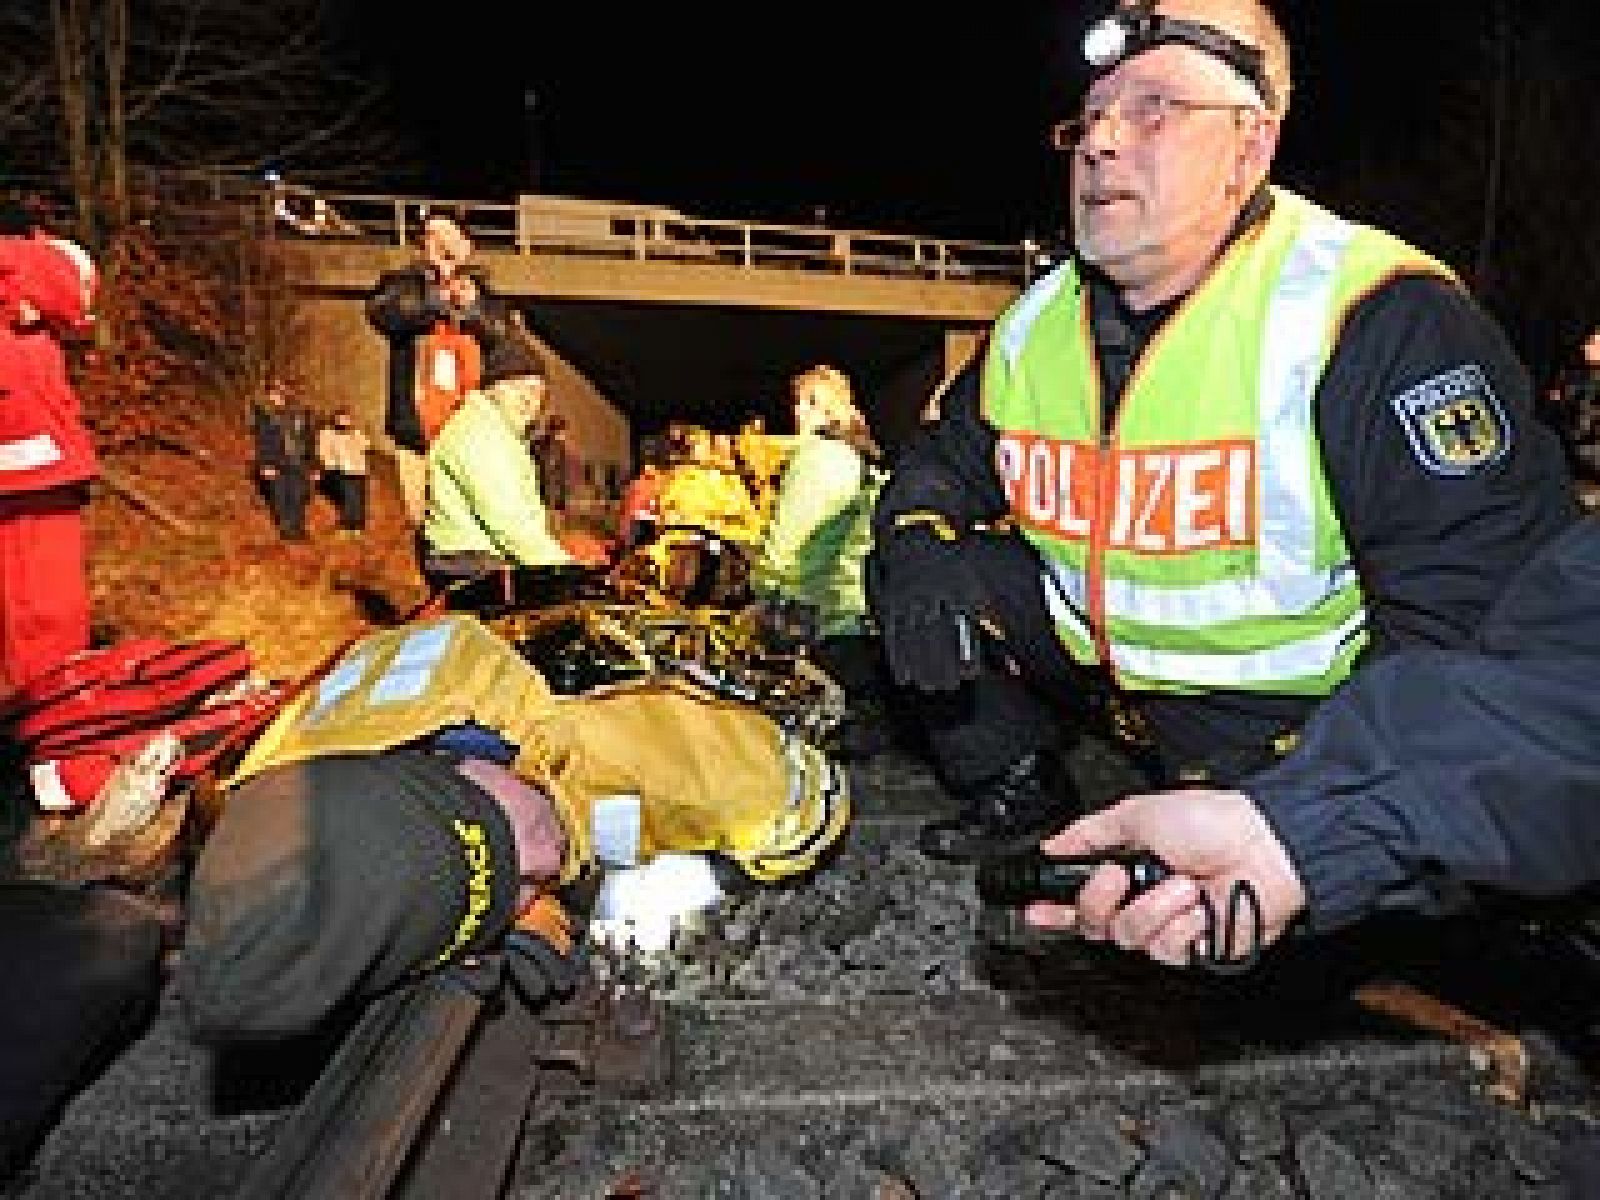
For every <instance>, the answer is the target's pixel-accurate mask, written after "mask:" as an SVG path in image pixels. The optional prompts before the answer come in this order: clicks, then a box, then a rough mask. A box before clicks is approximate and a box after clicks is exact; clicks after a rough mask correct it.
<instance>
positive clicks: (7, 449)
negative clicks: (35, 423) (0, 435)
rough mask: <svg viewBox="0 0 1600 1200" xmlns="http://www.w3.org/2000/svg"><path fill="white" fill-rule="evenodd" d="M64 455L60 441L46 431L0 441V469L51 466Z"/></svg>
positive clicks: (29, 469)
mask: <svg viewBox="0 0 1600 1200" xmlns="http://www.w3.org/2000/svg"><path fill="white" fill-rule="evenodd" d="M65 457H66V456H65V455H64V454H62V452H61V445H60V443H59V442H57V441H56V440H55V438H53V437H51V436H50V435H49V434H48V433H36V434H34V435H33V436H32V437H25V438H18V439H17V440H16V441H14V442H0V471H36V470H38V469H39V468H40V467H48V466H53V465H54V464H56V463H58V462H60V461H61V460H62V459H63V458H65Z"/></svg>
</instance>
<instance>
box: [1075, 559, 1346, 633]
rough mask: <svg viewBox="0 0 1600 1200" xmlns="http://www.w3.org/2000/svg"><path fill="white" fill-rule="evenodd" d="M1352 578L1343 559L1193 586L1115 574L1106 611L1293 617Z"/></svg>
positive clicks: (1162, 617) (1199, 617)
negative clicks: (1322, 566) (1323, 566)
mask: <svg viewBox="0 0 1600 1200" xmlns="http://www.w3.org/2000/svg"><path fill="white" fill-rule="evenodd" d="M1356 583H1357V575H1356V569H1355V568H1354V567H1353V566H1351V565H1350V564H1348V563H1345V564H1342V565H1340V566H1337V567H1334V568H1332V569H1330V570H1327V571H1316V572H1313V573H1309V574H1305V575H1280V576H1277V577H1275V578H1268V579H1222V580H1218V581H1217V582H1215V583H1202V584H1196V585H1194V586H1193V587H1157V586H1153V585H1151V584H1135V583H1129V582H1128V581H1127V580H1125V579H1114V580H1107V581H1106V614H1107V616H1109V617H1132V618H1134V619H1135V620H1138V621H1141V622H1143V623H1144V624H1146V625H1169V626H1184V627H1189V628H1194V627H1197V626H1204V625H1219V624H1221V623H1222V622H1224V621H1238V620H1243V619H1246V618H1250V617H1279V616H1296V615H1298V614H1300V613H1306V612H1310V611H1311V610H1312V609H1314V608H1316V607H1317V606H1318V605H1319V604H1322V603H1323V602H1325V601H1326V600H1327V599H1328V598H1329V597H1330V596H1334V595H1336V594H1338V593H1339V592H1341V591H1344V590H1345V589H1346V588H1352V587H1355V586H1356Z"/></svg>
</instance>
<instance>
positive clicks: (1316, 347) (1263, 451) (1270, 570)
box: [1256, 204, 1355, 578]
mask: <svg viewBox="0 0 1600 1200" xmlns="http://www.w3.org/2000/svg"><path fill="white" fill-rule="evenodd" d="M1304 207H1305V217H1304V221H1303V224H1302V227H1301V230H1300V234H1299V236H1298V237H1296V238H1295V242H1294V245H1293V246H1292V247H1290V249H1289V256H1288V258H1287V259H1286V260H1285V261H1284V264H1283V269H1282V270H1281V271H1280V272H1279V273H1278V281H1277V285H1276V286H1275V287H1274V288H1273V292H1272V298H1271V300H1270V302H1269V303H1268V305H1267V317H1266V329H1265V331H1264V332H1263V335H1262V338H1261V368H1260V369H1261V374H1260V378H1259V379H1257V381H1256V397H1257V399H1256V403H1257V405H1258V407H1259V410H1260V415H1259V418H1258V428H1259V430H1260V433H1259V435H1258V441H1259V446H1260V450H1259V455H1258V461H1257V470H1258V471H1259V476H1258V480H1257V487H1258V489H1259V490H1258V493H1257V500H1258V502H1259V506H1258V508H1257V511H1258V512H1259V513H1260V516H1261V534H1260V537H1261V542H1260V550H1259V555H1260V557H1259V561H1258V564H1257V568H1256V570H1257V573H1258V574H1260V575H1262V576H1264V577H1266V578H1275V577H1279V576H1284V575H1291V576H1292V575H1298V574H1304V573H1306V572H1309V571H1311V569H1312V566H1313V564H1314V563H1315V561H1316V549H1317V547H1316V529H1317V521H1316V495H1317V490H1316V488H1315V487H1314V486H1313V475H1312V463H1311V455H1312V453H1313V447H1314V446H1315V445H1316V436H1315V414H1314V412H1313V404H1312V401H1313V398H1314V396H1315V393H1316V386H1317V381H1318V380H1319V379H1320V378H1321V374H1322V371H1321V368H1322V353H1323V346H1324V339H1325V338H1326V337H1327V334H1328V322H1329V315H1328V314H1329V309H1330V308H1331V306H1332V304H1333V294H1334V282H1335V280H1336V279H1337V278H1338V273H1339V258H1340V255H1341V254H1342V253H1343V251H1344V248H1345V246H1346V245H1348V244H1349V241H1350V239H1351V238H1352V237H1353V236H1354V234H1355V227H1354V226H1353V225H1351V224H1350V223H1349V222H1347V221H1341V220H1339V218H1337V217H1335V216H1334V215H1333V214H1331V213H1329V212H1326V211H1324V210H1323V209H1320V208H1317V207H1316V206H1315V205H1309V204H1308V205H1305V206H1304Z"/></svg>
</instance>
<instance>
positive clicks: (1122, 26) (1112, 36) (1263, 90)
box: [1083, 0, 1277, 109]
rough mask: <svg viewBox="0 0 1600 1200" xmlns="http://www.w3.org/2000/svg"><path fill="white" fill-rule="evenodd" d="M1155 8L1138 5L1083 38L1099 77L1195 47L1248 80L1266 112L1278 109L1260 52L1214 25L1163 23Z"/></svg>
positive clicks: (1143, 1)
mask: <svg viewBox="0 0 1600 1200" xmlns="http://www.w3.org/2000/svg"><path fill="white" fill-rule="evenodd" d="M1155 7H1156V0H1140V3H1138V4H1133V5H1130V6H1128V7H1126V8H1119V9H1118V10H1117V11H1116V12H1114V13H1112V14H1111V15H1110V16H1107V17H1102V18H1101V19H1100V20H1098V21H1096V22H1095V23H1094V24H1093V25H1091V26H1090V27H1089V32H1088V33H1086V34H1084V37H1083V57H1084V59H1085V61H1087V62H1088V64H1089V65H1090V66H1091V67H1093V68H1094V69H1095V72H1096V74H1099V75H1103V74H1105V73H1106V72H1107V71H1109V70H1111V69H1112V68H1113V67H1115V66H1116V65H1117V64H1118V63H1120V62H1123V61H1125V60H1126V59H1129V58H1132V57H1133V56H1134V55H1136V54H1143V53H1144V52H1145V51H1146V50H1153V49H1154V48H1155V47H1157V46H1165V45H1173V44H1176V45H1184V46H1193V47H1194V48H1195V49H1196V50H1199V51H1201V52H1203V53H1205V54H1209V55H1211V57H1212V58H1215V59H1220V60H1221V61H1222V62H1225V63H1227V64H1228V66H1230V67H1232V68H1233V69H1234V70H1235V71H1236V72H1237V73H1238V74H1239V75H1241V76H1243V77H1244V78H1245V79H1246V80H1248V81H1249V83H1250V84H1251V86H1252V87H1254V88H1255V89H1256V91H1257V92H1258V93H1260V96H1261V99H1262V101H1263V103H1265V104H1266V106H1267V108H1269V109H1274V108H1276V107H1277V97H1276V96H1275V95H1274V93H1273V90H1272V85H1271V84H1270V83H1268V82H1267V70H1266V62H1265V59H1264V58H1263V56H1262V53H1261V47H1259V46H1251V45H1248V44H1246V43H1244V42H1241V41H1240V40H1239V39H1238V38H1236V37H1234V36H1233V35H1232V34H1230V33H1225V32H1224V31H1222V30H1221V29H1218V28H1217V27H1216V26H1214V25H1205V24H1202V23H1201V22H1199V21H1184V20H1179V19H1177V18H1175V17H1164V16H1162V15H1161V14H1160V13H1158V12H1156V11H1155Z"/></svg>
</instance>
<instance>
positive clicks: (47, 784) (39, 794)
mask: <svg viewBox="0 0 1600 1200" xmlns="http://www.w3.org/2000/svg"><path fill="white" fill-rule="evenodd" d="M285 694H286V693H285V691H284V689H283V688H281V687H277V686H267V687H263V688H258V689H256V690H254V691H250V692H247V693H245V694H244V695H243V696H241V697H240V698H239V699H237V700H229V701H225V702H223V703H219V704H212V705H208V706H206V707H204V708H201V709H198V710H197V711H195V712H193V713H190V714H189V715H188V716H184V717H179V718H178V719H177V720H174V721H171V722H169V723H167V724H164V725H162V726H160V727H159V728H144V729H140V730H138V731H136V732H129V733H124V734H122V735H120V736H117V737H109V738H105V739H103V740H100V741H94V742H89V743H85V744H83V745H81V746H79V747H77V748H76V749H75V750H72V751H70V752H68V753H65V754H61V755H32V756H30V758H29V767H28V773H29V777H30V779H31V781H32V785H33V792H34V798H35V800H37V801H38V804H39V807H40V808H43V809H47V810H53V811H78V810H81V809H84V808H88V807H89V806H90V805H91V804H92V803H93V802H94V800H95V798H96V797H97V796H98V795H99V794H100V790H101V789H102V788H103V787H105V785H106V783H107V781H109V780H110V778H111V776H112V773H113V772H115V771H116V769H117V767H118V766H119V765H121V764H122V763H124V762H126V761H127V760H128V759H130V758H132V757H133V756H134V755H136V754H138V753H139V751H141V750H143V749H144V748H145V746H147V745H148V744H149V743H150V741H151V739H153V738H155V737H156V736H157V735H158V734H162V733H170V734H171V735H172V736H173V737H175V738H177V739H178V741H179V743H181V745H182V757H180V758H179V759H178V761H177V764H176V765H175V766H173V767H172V769H171V773H170V774H169V775H168V776H167V777H166V779H167V786H169V787H178V786H181V785H183V784H186V783H192V782H193V781H194V780H195V779H197V778H198V777H199V776H200V774H201V773H202V772H203V771H206V770H207V769H209V768H210V767H211V765H212V764H213V763H215V762H216V761H217V759H218V758H219V756H221V755H222V754H223V753H224V752H225V751H227V750H229V749H231V748H233V747H234V746H236V745H237V744H238V743H237V742H236V740H235V739H234V736H233V735H234V734H235V733H236V732H239V731H241V730H243V729H244V728H245V727H247V726H250V727H255V728H259V727H261V726H263V725H264V724H265V722H266V718H268V717H270V716H271V715H272V714H273V713H274V712H276V711H277V709H278V706H279V703H280V701H282V699H283V697H284V695H285Z"/></svg>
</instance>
